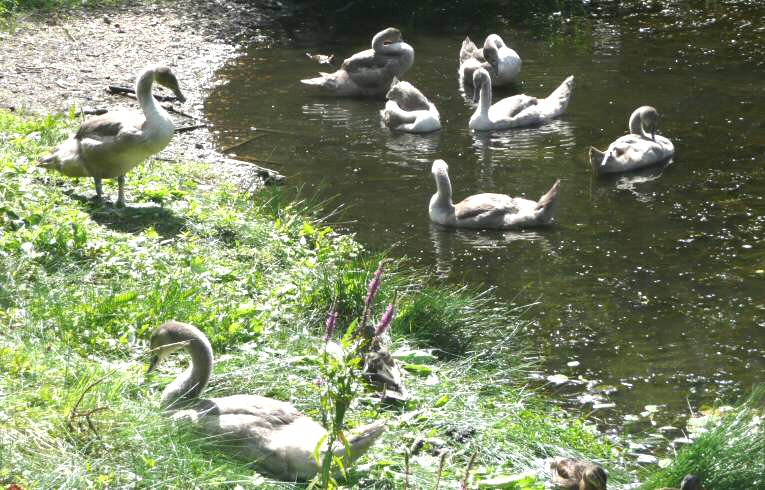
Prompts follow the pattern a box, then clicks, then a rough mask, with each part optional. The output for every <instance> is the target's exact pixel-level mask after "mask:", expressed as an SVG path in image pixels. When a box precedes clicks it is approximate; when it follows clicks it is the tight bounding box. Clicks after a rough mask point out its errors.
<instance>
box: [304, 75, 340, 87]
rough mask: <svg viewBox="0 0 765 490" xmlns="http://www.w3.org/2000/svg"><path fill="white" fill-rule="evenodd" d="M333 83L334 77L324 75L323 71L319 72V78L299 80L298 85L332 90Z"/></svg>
mask: <svg viewBox="0 0 765 490" xmlns="http://www.w3.org/2000/svg"><path fill="white" fill-rule="evenodd" d="M334 82H335V77H334V76H333V74H332V73H325V72H323V71H320V72H319V76H318V77H315V78H304V79H303V80H300V83H303V84H305V85H313V86H316V87H326V88H333V86H334Z"/></svg>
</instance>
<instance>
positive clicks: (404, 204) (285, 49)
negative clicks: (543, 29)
mask: <svg viewBox="0 0 765 490" xmlns="http://www.w3.org/2000/svg"><path fill="white" fill-rule="evenodd" d="M707 3H709V2H707ZM711 4H713V5H715V7H714V10H711V9H710V10H684V11H682V12H681V13H678V12H675V11H672V10H671V9H667V10H664V11H658V10H657V11H654V12H652V13H644V14H629V13H628V14H627V15H619V16H618V17H611V18H608V17H606V18H602V17H599V18H591V17H589V16H587V15H585V16H582V17H577V18H575V19H574V20H572V21H571V22H569V23H566V22H565V15H566V14H565V13H564V14H562V17H563V18H564V20H563V21H559V23H560V26H562V28H560V29H558V30H556V31H555V32H554V33H552V34H544V33H542V34H540V33H539V31H538V30H533V32H532V30H531V29H524V28H523V26H521V27H507V26H506V25H505V24H504V23H503V22H501V20H497V22H496V23H495V25H494V26H493V27H492V26H491V23H490V24H489V28H490V29H491V32H494V31H496V32H498V33H499V34H500V35H501V36H502V37H503V38H504V39H505V41H506V42H508V44H510V45H511V46H512V47H513V48H514V49H516V50H517V51H518V53H519V54H520V55H521V57H522V59H523V63H524V65H523V71H522V80H523V84H522V87H521V89H522V90H523V91H524V92H525V93H527V94H529V95H534V96H546V95H547V94H548V93H549V92H550V91H552V90H553V89H554V88H555V87H556V86H557V85H558V84H559V83H560V82H561V81H562V80H563V79H564V78H565V77H566V76H568V75H570V74H573V75H574V76H575V78H576V81H575V88H574V94H573V99H572V101H571V104H570V105H569V108H568V111H567V113H566V114H565V115H564V116H563V117H562V118H561V119H560V120H557V121H555V122H553V123H551V124H548V125H545V126H542V127H540V128H533V129H521V130H510V131H505V132H498V133H494V134H486V135H483V134H474V133H472V132H471V131H470V130H468V127H467V123H468V119H469V117H470V115H471V113H472V112H473V107H474V106H473V104H472V103H471V102H468V101H467V100H466V99H465V98H464V97H463V96H462V95H461V93H460V91H459V89H458V84H457V78H456V74H457V62H456V59H457V55H458V51H459V47H460V44H461V42H462V39H463V38H464V35H465V34H469V35H471V36H472V37H473V38H474V39H479V40H482V39H483V37H484V36H485V35H486V34H487V33H488V32H489V31H488V29H486V30H483V31H481V32H473V31H468V30H467V28H466V29H464V30H463V29H455V28H454V25H455V24H454V23H452V24H451V27H449V28H447V27H444V28H443V30H442V31H441V32H438V31H436V32H433V30H432V29H431V30H429V31H428V32H417V31H416V30H415V29H412V28H410V29H409V30H407V29H406V27H402V30H403V31H404V36H405V38H406V40H407V42H409V43H410V44H411V45H412V46H414V48H415V51H416V58H415V63H414V66H413V67H412V69H411V70H410V71H409V72H408V73H406V75H405V76H404V78H405V79H406V80H408V81H410V82H412V83H414V84H415V85H416V86H417V87H418V88H420V90H422V91H423V93H425V95H426V96H428V97H429V98H430V99H431V100H432V101H433V102H434V103H435V104H436V106H437V107H438V109H439V111H440V113H441V117H442V124H443V126H444V127H443V129H442V130H441V131H440V132H437V133H434V134H432V135H426V136H416V135H407V134H392V133H391V132H389V131H387V130H386V129H382V128H381V124H380V119H379V114H378V111H379V110H380V109H381V108H382V106H383V102H380V101H372V100H337V99H332V98H326V97H321V96H318V95H316V94H315V93H314V92H312V91H311V90H309V88H310V87H304V86H302V85H301V84H300V83H299V80H300V79H301V78H306V77H309V76H313V75H314V73H315V72H317V71H318V70H319V69H320V68H322V67H320V66H319V65H316V64H313V63H312V62H310V61H309V60H307V59H306V58H305V57H304V54H303V53H304V52H305V51H307V50H311V51H314V50H315V51H317V52H325V53H326V52H334V53H336V55H337V56H338V57H339V58H340V59H342V58H344V57H347V56H349V55H351V54H352V53H353V52H356V51H359V50H361V49H363V48H365V47H367V45H368V44H369V39H370V38H371V34H372V33H373V32H374V31H375V30H376V28H375V27H368V26H366V25H359V26H358V27H357V28H356V29H352V30H350V31H348V32H345V33H343V34H334V35H332V36H328V35H326V34H324V35H322V34H320V30H319V29H318V28H317V29H316V30H315V32H314V28H313V27H311V26H305V27H304V28H302V29H301V30H300V32H299V35H295V36H294V37H296V38H297V40H295V39H294V37H293V39H291V40H289V41H280V42H276V43H274V45H273V46H270V47H265V48H264V47H257V48H252V49H249V50H246V51H245V52H244V54H243V56H242V57H241V58H239V59H237V60H235V61H233V62H232V63H231V64H229V65H228V66H226V67H225V68H224V69H222V70H221V71H220V72H219V74H218V76H219V78H220V80H221V84H220V85H219V86H218V87H217V88H216V89H215V90H214V91H213V94H212V96H211V97H210V99H209V100H208V101H207V104H206V111H207V115H208V117H209V119H210V120H211V121H212V122H213V123H214V124H215V126H216V129H218V130H219V131H220V133H219V144H220V146H221V147H225V146H227V145H231V144H234V143H236V142H237V141H239V140H238V138H240V139H243V138H249V137H250V136H252V134H253V131H252V129H251V128H253V127H255V128H269V129H272V130H278V132H268V133H265V134H264V136H262V137H259V138H258V139H256V140H254V141H252V142H251V143H249V144H248V145H246V146H244V147H242V148H240V149H238V150H237V151H238V152H239V153H240V154H241V155H248V156H251V157H258V158H261V159H264V160H267V161H269V162H270V164H269V166H271V167H273V168H275V169H276V170H278V171H280V172H282V173H284V174H286V175H287V176H288V178H289V182H290V184H291V185H299V184H305V185H306V187H307V192H308V193H310V192H311V191H310V190H311V189H313V188H315V187H316V186H317V183H319V182H321V186H323V188H324V190H323V191H322V195H325V196H331V195H335V194H338V195H339V196H340V201H341V202H342V203H345V204H346V205H347V206H348V208H349V209H348V211H347V212H346V214H345V217H346V218H348V219H350V220H352V222H351V223H350V224H349V225H347V227H348V228H349V229H350V230H352V231H355V232H357V233H358V236H359V239H360V240H361V241H362V242H363V243H365V244H367V245H369V246H370V247H372V248H377V249H381V248H389V247H391V246H393V253H394V254H396V255H402V254H406V255H408V256H410V257H414V258H416V259H417V260H418V261H419V263H421V264H422V265H423V266H424V267H426V268H430V269H432V270H434V271H435V272H436V273H437V274H438V276H439V277H440V278H442V279H443V280H444V281H446V282H452V283H464V282H467V283H470V284H474V285H479V286H484V287H485V286H490V287H494V288H496V292H497V294H498V295H499V296H500V297H501V298H503V299H506V300H509V301H512V302H515V303H517V304H526V303H530V302H535V301H539V305H538V306H536V307H534V308H533V310H532V311H531V313H530V314H528V317H529V318H532V319H533V321H532V324H531V327H530V328H531V330H532V335H533V338H534V339H535V341H536V343H537V345H538V348H539V350H541V351H542V353H543V354H544V356H545V369H546V371H547V373H546V374H553V373H563V374H565V375H567V376H568V377H570V378H571V379H577V378H581V379H582V380H585V381H579V382H577V383H567V384H565V385H563V386H560V387H552V388H551V389H553V390H554V391H555V393H556V394H559V395H560V396H561V397H565V398H566V399H570V400H571V401H572V402H573V403H582V405H583V408H584V410H586V411H589V410H591V409H593V403H595V404H597V403H607V404H610V403H614V404H615V407H609V406H608V405H606V408H600V409H598V411H597V412H596V415H597V416H599V417H602V418H603V419H606V420H610V421H611V422H616V423H617V424H621V422H622V421H623V420H624V418H623V417H624V415H626V414H638V413H639V412H641V411H642V410H643V407H644V406H645V405H647V404H657V405H663V406H662V407H660V408H659V412H658V415H657V419H658V420H660V421H662V422H663V423H675V424H676V425H681V424H682V420H677V419H679V418H682V416H683V414H687V412H688V403H690V405H691V406H693V407H694V408H698V407H699V406H700V405H701V404H703V403H710V402H713V401H714V400H716V399H721V400H725V401H733V400H736V399H737V397H739V396H741V395H744V394H746V393H748V392H749V390H750V389H751V386H752V384H753V383H756V382H763V381H765V375H764V374H763V372H764V370H765V242H764V241H763V235H764V234H765V230H764V228H765V200H764V199H763V195H765V167H764V166H763V156H764V155H765V122H764V121H765V77H764V75H765V54H763V53H765V48H764V46H765V22H763V13H764V12H765V7H762V6H760V5H759V2H738V3H737V4H735V5H733V6H729V5H727V4H725V3H719V4H718V3H717V2H711ZM683 8H685V7H683ZM554 20H555V17H553V21H554ZM367 24H369V21H367ZM372 25H373V26H376V24H372ZM377 27H383V26H382V25H380V26H377ZM328 38H332V40H331V41H330V40H329V39H328ZM512 93H513V92H512V91H510V92H504V91H500V90H495V100H497V99H498V97H502V96H507V95H511V94H512ZM644 104H650V105H653V106H655V107H657V108H658V110H659V112H660V113H661V114H662V119H661V121H660V132H661V133H662V134H663V135H665V136H667V137H668V138H670V139H671V140H672V141H673V142H674V144H675V148H676V151H677V153H676V156H675V159H674V162H673V163H672V164H671V165H670V166H668V167H667V168H664V169H656V170H653V171H649V172H647V173H642V174H638V175H630V176H623V177H618V178H610V179H595V178H593V176H592V174H591V171H590V169H589V166H588V163H587V160H586V158H585V155H586V150H587V148H588V146H589V145H591V144H592V145H596V146H598V147H601V148H603V147H606V146H607V145H608V144H609V143H610V142H611V141H612V140H614V139H615V138H616V137H618V136H621V135H623V134H624V133H625V131H626V127H627V118H628V117H629V114H630V113H631V112H632V110H633V109H635V108H636V107H638V106H640V105H644ZM435 158H443V159H444V160H446V161H447V162H448V163H449V166H450V174H451V178H452V183H453V186H454V192H455V200H459V199H461V198H463V197H465V196H467V195H469V194H473V193H476V192H503V193H509V194H511V195H524V196H528V197H531V198H534V199H536V198H538V197H539V196H540V195H541V194H543V193H544V192H545V191H546V190H547V189H548V188H549V187H550V185H551V184H552V183H553V181H554V180H555V179H556V178H560V179H562V187H561V196H560V206H559V208H558V212H557V223H556V224H555V225H554V226H552V227H550V228H547V229H541V230H535V231H521V232H518V231H513V232H489V231H484V232H474V231H470V232H468V231H453V230H446V229H441V228H439V227H437V226H434V225H431V224H430V223H429V221H428V215H427V205H428V200H429V199H430V196H431V194H432V193H433V192H434V189H435V186H434V183H433V179H432V177H431V175H430V166H431V163H432V161H433V160H434V159H435ZM304 192H305V191H304ZM575 361H576V362H578V363H579V364H578V365H573V364H576V362H575ZM569 364H572V366H569ZM588 395H589V396H588ZM598 406H599V405H595V407H596V408H597V407H598ZM649 418H650V417H649ZM631 419H632V417H627V420H631ZM647 420H648V418H639V421H638V422H631V424H636V425H629V424H628V425H627V427H628V428H629V427H632V428H633V430H638V429H640V428H641V427H644V426H645V425H644V424H647ZM641 421H642V422H641Z"/></svg>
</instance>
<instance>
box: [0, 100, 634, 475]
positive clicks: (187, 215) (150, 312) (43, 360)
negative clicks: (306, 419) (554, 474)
mask: <svg viewBox="0 0 765 490" xmlns="http://www.w3.org/2000/svg"><path fill="white" fill-rule="evenodd" d="M73 124H74V122H73V121H69V120H66V119H56V118H41V119H40V118H37V119H28V118H22V117H19V116H17V115H12V114H10V113H5V112H0V373H3V374H2V375H0V485H7V484H10V483H18V484H20V485H22V486H23V487H24V488H83V487H95V488H106V487H110V488H126V487H130V488H132V487H135V486H140V487H156V488H169V487H174V486H175V487H178V486H184V487H189V486H196V487H200V488H201V487H212V486H231V487H233V486H235V485H241V486H242V487H245V488H285V487H288V486H289V485H286V484H282V483H278V482H273V481H270V480H268V479H266V478H264V477H263V476H261V475H258V474H257V473H255V472H254V471H253V470H252V468H249V467H247V466H246V465H245V464H243V463H242V462H240V461H236V460H233V459H231V458H229V457H227V456H226V454H225V451H223V450H221V447H220V446H219V445H218V444H217V441H215V440H211V439H208V438H205V437H204V436H203V435H202V434H199V433H197V432H195V431H194V430H193V429H190V428H188V427H185V426H182V425H176V424H174V423H172V422H171V421H169V420H168V419H167V418H165V417H162V416H161V415H160V414H159V412H158V398H159V393H160V392H161V389H162V388H163V387H164V386H165V384H166V383H167V382H169V381H170V380H171V379H172V378H173V376H174V375H176V374H178V373H179V372H180V370H181V369H183V366H184V365H185V363H186V362H187V360H186V359H185V358H183V356H175V357H174V358H173V359H172V360H171V361H170V362H168V363H167V365H166V366H165V367H163V369H162V370H161V371H160V372H159V373H158V374H157V375H152V376H150V377H148V378H146V377H144V374H143V373H144V372H145V369H146V364H145V362H146V357H145V356H144V352H145V349H146V343H147V338H148V335H149V334H150V332H151V331H152V329H153V328H155V327H156V326H157V325H159V324H160V323H161V322H163V321H165V320H168V319H172V318H174V319H177V320H181V321H186V322H190V323H193V324H195V325H197V326H198V327H200V328H201V329H202V330H203V331H204V332H205V333H206V334H207V335H208V336H209V337H210V340H211V342H212V343H213V346H214V349H215V351H216V355H217V358H218V362H217V364H216V367H215V371H214V374H213V378H212V381H211V384H210V386H209V388H208V390H207V392H206V394H207V395H209V396H216V395H226V394H233V393H255V394H261V395H265V396H270V397H274V398H278V399H281V400H288V401H290V402H291V403H293V404H294V405H295V406H297V407H298V408H299V409H300V410H303V411H304V412H305V413H307V414H309V415H310V416H313V417H317V418H318V414H319V411H318V388H317V387H316V385H315V383H314V381H315V379H316V373H317V372H318V365H319V364H318V363H319V362H321V359H320V358H319V356H317V355H316V352H317V346H318V345H320V343H321V337H322V335H323V322H324V318H325V315H326V312H327V310H328V309H329V307H330V305H331V304H332V303H333V302H334V301H337V309H338V311H339V312H340V313H341V317H340V320H339V324H340V325H343V326H344V325H346V324H347V322H349V321H350V320H351V319H352V318H353V317H354V316H356V315H358V313H359V312H360V311H361V308H362V301H363V297H364V295H365V293H366V284H367V281H368V280H369V278H370V277H371V274H372V272H373V271H374V269H375V267H376V265H377V262H378V260H379V259H380V257H379V256H377V255H375V254H371V253H369V252H368V251H366V250H364V248H363V247H362V246H361V245H360V244H359V243H357V242H356V241H355V240H354V239H353V238H352V237H351V236H347V235H339V234H337V233H335V232H334V231H333V230H331V229H330V228H328V227H326V226H324V225H323V224H322V223H321V222H320V221H319V220H318V219H317V218H316V216H317V212H316V209H315V208H312V207H311V206H308V205H307V204H305V203H304V202H300V201H292V202H287V201H286V200H285V199H284V197H283V196H281V195H280V194H278V193H276V194H275V193H274V192H272V191H269V190H265V191H262V192H259V193H256V194H254V195H252V194H248V193H243V192H240V191H238V190H237V189H235V188H234V187H232V186H231V185H230V184H227V183H225V182H222V181H220V180H216V179H219V178H218V177H213V176H212V174H213V172H211V171H210V169H208V168H207V167H205V166H203V165H197V164H192V163H189V162H182V163H166V162H163V163H160V162H149V163H147V164H145V165H142V166H139V167H137V168H136V169H134V170H132V171H131V172H130V173H129V174H128V202H129V203H130V206H129V207H128V208H127V209H115V208H113V207H112V206H111V205H110V204H104V205H100V204H96V203H93V202H92V201H91V200H90V199H89V198H90V197H91V196H92V195H93V193H94V191H93V188H92V182H90V181H89V180H86V179H82V180H81V181H79V182H78V181H76V180H73V179H69V178H64V177H60V176H58V175H55V174H49V173H45V172H44V171H43V170H42V169H39V168H37V167H36V166H35V164H34V162H35V160H36V159H37V158H38V157H39V155H40V154H42V152H44V151H45V150H46V149H47V148H48V147H49V146H50V145H52V144H54V143H55V142H57V141H59V140H61V139H62V138H63V137H64V136H65V135H66V133H67V131H68V130H70V129H71V127H72V125H73ZM106 190H107V191H108V193H109V195H110V197H111V198H112V199H113V198H114V194H115V191H116V189H115V188H114V184H113V183H109V184H108V185H107V188H106ZM388 269H389V272H387V273H386V275H385V276H384V280H383V287H382V289H381V291H380V295H379V297H378V302H377V304H378V311H377V314H379V313H380V310H381V309H382V307H383V306H384V304H385V303H387V302H389V301H393V300H394V299H395V301H396V304H397V308H398V311H399V314H398V316H397V318H396V319H395V321H394V324H393V326H392V328H391V332H392V342H393V346H392V349H394V350H395V349H397V348H401V347H427V348H434V349H436V352H437V353H439V354H440V355H439V356H438V358H437V359H435V360H433V361H432V362H431V363H430V364H429V366H430V367H429V370H430V371H431V373H430V376H428V375H427V373H421V374H420V375H415V374H413V375H410V376H408V377H407V384H408V387H409V389H410V392H411V394H412V399H411V400H410V401H408V402H407V403H406V404H405V405H404V406H398V407H396V406H385V405H381V404H380V402H379V400H378V399H376V398H374V397H372V396H371V395H370V394H364V395H363V396H361V397H360V398H359V399H358V400H357V401H356V402H355V404H354V405H353V406H352V407H351V411H350V413H349V423H350V424H351V425H356V424H361V423H366V422H369V421H371V420H372V419H375V418H379V417H383V418H385V419H388V420H389V424H388V425H389V430H388V431H387V432H386V434H385V435H384V436H383V438H382V440H381V441H380V442H379V443H378V444H377V445H376V446H375V447H374V448H373V449H372V450H371V451H370V453H369V455H368V456H366V457H365V458H362V460H360V464H359V466H358V467H357V468H356V469H355V470H354V472H353V473H352V480H351V482H350V483H349V485H351V486H355V487H367V488H401V486H402V482H403V479H404V472H405V465H404V456H403V454H404V449H405V448H407V447H409V446H411V444H412V443H413V442H414V441H415V440H416V439H418V438H425V439H428V441H429V442H428V443H427V444H426V445H425V447H424V449H423V451H421V452H420V453H418V454H416V455H414V456H413V457H412V458H411V462H410V472H411V476H410V488H432V487H433V485H434V483H435V479H436V470H437V467H438V461H439V458H438V457H437V456H434V455H432V454H431V453H430V452H429V451H430V450H431V449H433V446H434V445H440V444H443V446H444V448H445V449H446V450H447V451H448V456H447V457H446V459H445V466H444V472H443V476H442V481H443V482H445V483H442V485H445V484H448V485H452V486H454V485H455V484H456V482H457V481H458V480H460V479H461V478H462V476H463V473H464V470H465V467H466V465H467V462H468V460H469V459H470V457H471V455H472V454H474V453H475V452H476V451H478V452H479V455H478V458H477V462H476V465H475V471H474V474H475V475H476V478H485V477H490V476H494V475H505V474H512V473H517V472H521V471H529V470H531V471H534V472H536V473H537V474H538V475H539V480H540V481H543V480H545V479H546V476H545V475H544V471H543V469H544V467H545V458H547V457H551V456H557V455H581V456H584V457H587V458H590V459H593V460H596V461H599V462H602V463H604V464H605V465H606V467H607V468H609V470H610V471H611V481H614V482H619V481H622V482H623V481H627V480H628V479H629V475H628V474H627V473H626V472H625V470H624V465H625V462H624V460H623V459H622V456H621V455H622V450H621V448H620V447H619V445H618V443H614V442H611V441H609V440H607V439H605V438H604V437H602V436H601V435H600V434H598V432H597V431H596V430H595V428H594V425H593V424H591V423H589V422H587V421H586V420H583V419H581V418H579V417H577V416H575V415H573V414H568V413H565V412H564V411H562V410H560V409H558V408H555V407H554V406H553V405H551V404H548V403H547V402H545V401H544V400H543V399H542V398H540V396H539V395H538V394H536V393H534V392H530V391H528V390H526V389H525V388H524V383H525V375H526V372H527V370H528V368H529V366H528V365H527V364H526V362H525V361H524V360H523V359H524V358H525V354H526V353H527V352H528V349H527V347H526V346H525V343H524V341H523V340H522V337H520V336H519V335H518V332H519V330H520V329H521V327H522V324H523V321H522V320H521V319H520V312H519V311H514V310H510V309H509V308H506V307H503V306H501V305H499V304H497V302H496V301H495V300H493V298H492V297H491V296H490V295H487V294H485V293H480V292H477V291H472V290H468V289H464V288H453V287H452V288H444V287H441V286H438V287H436V286H434V285H432V284H429V283H428V282H427V279H426V275H425V274H422V273H419V272H418V273H412V272H404V271H408V270H409V267H407V266H406V263H405V262H402V261H398V262H394V263H393V264H391V265H389V267H388ZM342 328H343V327H340V330H342ZM95 381H99V382H98V383H95V384H93V383H94V382H95ZM80 399H81V400H80ZM78 400H80V401H79V403H78ZM73 410H74V411H76V413H78V414H85V413H88V412H89V411H92V410H95V411H93V412H92V414H91V415H90V417H85V416H76V414H74V415H73ZM88 419H89V420H90V424H89V423H88ZM439 441H440V442H439Z"/></svg>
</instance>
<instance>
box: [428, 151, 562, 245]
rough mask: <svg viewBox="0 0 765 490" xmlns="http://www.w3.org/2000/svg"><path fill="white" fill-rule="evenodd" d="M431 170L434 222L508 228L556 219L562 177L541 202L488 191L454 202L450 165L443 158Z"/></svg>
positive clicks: (431, 202)
mask: <svg viewBox="0 0 765 490" xmlns="http://www.w3.org/2000/svg"><path fill="white" fill-rule="evenodd" d="M431 172H432V174H433V178H434V179H435V181H436V193H435V194H433V197H431V198H430V205H429V207H428V213H429V215H430V220H431V221H433V222H434V223H437V224H440V225H443V226H450V227H455V228H478V229H480V228H484V229H498V230H506V229H511V228H526V227H532V226H543V225H549V224H550V223H552V222H553V220H554V214H555V207H556V205H557V200H558V190H559V189H560V179H558V180H556V181H555V183H554V184H553V186H552V187H551V188H550V190H549V191H547V193H546V194H545V195H543V196H542V197H541V198H540V199H539V201H532V200H531V199H524V198H521V197H510V196H508V195H505V194H490V193H485V194H475V195H473V196H470V197H467V198H465V199H464V200H462V201H461V202H458V203H457V204H454V203H452V184H451V181H450V180H449V166H448V165H447V164H446V162H445V161H443V160H435V161H434V162H433V167H432V169H431Z"/></svg>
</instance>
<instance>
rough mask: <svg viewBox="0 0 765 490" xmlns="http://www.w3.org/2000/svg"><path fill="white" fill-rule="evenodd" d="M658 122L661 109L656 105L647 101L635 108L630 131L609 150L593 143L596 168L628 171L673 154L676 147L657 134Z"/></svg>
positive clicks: (593, 161)
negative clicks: (603, 149) (658, 109)
mask: <svg viewBox="0 0 765 490" xmlns="http://www.w3.org/2000/svg"><path fill="white" fill-rule="evenodd" d="M658 122H659V113H658V112H657V111H656V109H654V108H653V107H651V106H647V105H644V106H642V107H638V108H637V109H635V110H634V111H633V112H632V115H630V122H629V128H630V134H628V135H625V136H622V137H621V138H619V139H617V140H616V141H614V142H613V143H611V145H610V146H609V147H608V149H607V150H606V151H605V152H602V151H600V150H598V149H597V148H595V147H594V146H591V147H590V164H591V165H592V168H593V170H595V172H597V173H598V174H606V173H614V172H627V171H629V170H635V169H637V168H641V167H647V166H649V165H653V164H656V163H659V162H663V161H665V160H667V159H668V158H670V157H671V156H672V155H673V154H674V153H675V147H674V145H673V144H672V142H671V141H669V140H668V139H667V138H664V137H663V136H659V135H657V134H656V127H657V125H658ZM646 129H647V130H648V131H650V134H649V133H647V132H646Z"/></svg>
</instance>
